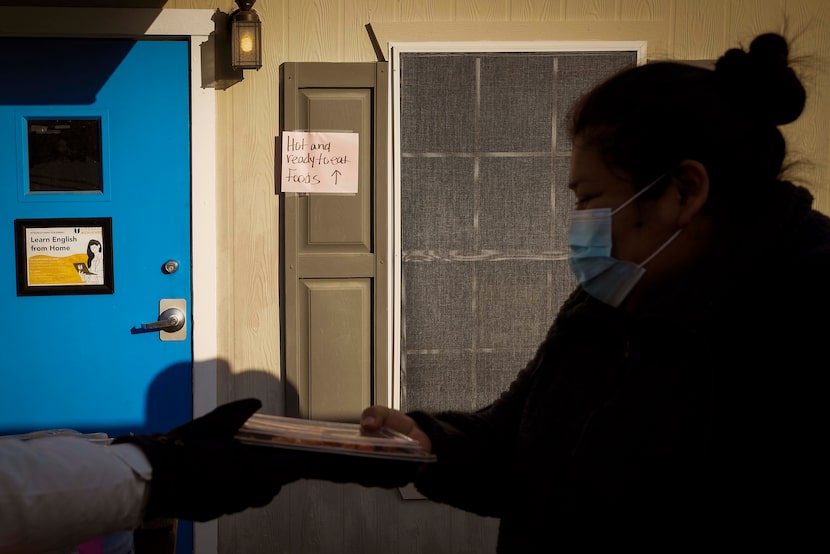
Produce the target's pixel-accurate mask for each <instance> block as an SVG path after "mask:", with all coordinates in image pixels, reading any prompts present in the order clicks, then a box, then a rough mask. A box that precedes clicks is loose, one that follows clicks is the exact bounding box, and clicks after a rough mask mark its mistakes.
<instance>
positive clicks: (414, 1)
mask: <svg viewBox="0 0 830 554" xmlns="http://www.w3.org/2000/svg"><path fill="white" fill-rule="evenodd" d="M387 1H388V0H387ZM398 1H399V3H400V5H401V8H400V9H401V21H452V20H453V15H454V13H455V10H454V8H455V3H454V2H451V1H449V0H398Z"/></svg>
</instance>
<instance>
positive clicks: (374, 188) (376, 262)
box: [276, 62, 389, 421]
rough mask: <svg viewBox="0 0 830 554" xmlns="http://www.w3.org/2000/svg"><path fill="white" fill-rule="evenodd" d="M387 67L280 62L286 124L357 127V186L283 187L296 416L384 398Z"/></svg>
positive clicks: (338, 416)
mask: <svg viewBox="0 0 830 554" xmlns="http://www.w3.org/2000/svg"><path fill="white" fill-rule="evenodd" d="M386 67H387V64H386V63H316V62H312V63H285V64H283V66H282V68H281V69H282V78H281V83H282V95H283V98H282V103H281V105H282V107H283V114H282V118H281V121H282V127H283V131H352V132H356V133H359V135H360V138H359V166H358V168H359V169H358V192H357V194H356V195H330V194H298V193H282V194H281V202H280V207H281V208H280V209H281V212H282V213H281V218H280V221H281V225H282V247H283V252H282V256H281V262H282V267H281V275H282V277H283V283H282V287H281V297H282V309H283V325H282V327H283V341H284V343H283V348H282V352H283V368H284V371H283V375H284V378H285V379H286V385H287V386H286V387H285V388H286V395H287V397H286V414H288V415H292V416H295V417H305V418H311V419H326V420H343V421H355V420H357V418H358V417H359V416H360V412H361V411H362V410H363V408H365V407H366V406H368V405H370V404H376V403H377V404H386V403H387V398H388V395H389V393H388V389H389V378H388V375H387V374H388V372H387V368H388V366H389V352H388V351H389V348H388V338H387V328H388V312H389V303H388V299H387V296H388V291H389V276H388V271H387V268H388V267H389V262H388V259H387V258H388V251H389V248H388V239H387V236H388V222H387V215H386V214H387V203H388V195H389V191H388V186H387V159H386V156H387V154H386V151H387V144H388V131H387V120H388V113H387V112H388V109H387V103H388V100H387V98H388V83H387V73H386ZM280 145H281V141H280V139H279V138H278V139H277V144H276V149H277V150H276V152H277V157H278V163H277V175H276V179H277V188H278V190H279V179H280V173H279V167H280V162H281V160H279V157H280V152H281V146H280Z"/></svg>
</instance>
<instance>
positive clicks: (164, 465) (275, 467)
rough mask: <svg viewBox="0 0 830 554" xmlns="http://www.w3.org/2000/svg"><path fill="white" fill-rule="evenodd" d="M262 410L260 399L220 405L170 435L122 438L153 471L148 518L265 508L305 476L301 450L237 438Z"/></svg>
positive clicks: (206, 516) (202, 517)
mask: <svg viewBox="0 0 830 554" xmlns="http://www.w3.org/2000/svg"><path fill="white" fill-rule="evenodd" d="M260 407H262V403H261V402H260V401H259V400H257V399H255V398H248V399H245V400H237V401H235V402H230V403H228V404H224V405H222V406H219V407H218V408H216V409H215V410H213V411H212V412H210V413H209V414H206V415H204V416H202V417H200V418H197V419H194V420H193V421H191V422H189V423H186V424H185V425H182V426H181V427H177V428H175V429H173V430H172V431H170V432H168V433H161V434H155V435H137V436H134V435H129V436H123V437H118V438H116V439H115V440H114V441H113V444H117V443H132V444H135V445H137V446H138V447H139V448H141V450H142V451H143V452H144V454H145V455H146V456H147V459H148V460H149V461H150V465H151V466H152V467H153V478H152V481H151V482H150V499H149V501H148V505H147V510H146V512H145V519H147V520H149V519H154V518H157V517H168V518H178V519H185V520H191V521H209V520H212V519H215V518H217V517H219V516H221V515H224V514H232V513H236V512H241V511H242V510H245V509H247V508H250V507H258V506H265V505H267V504H268V503H269V502H271V500H272V499H273V498H274V496H275V495H276V494H277V493H278V492H279V491H280V488H281V487H282V486H283V485H285V484H287V483H290V482H292V481H296V480H297V479H298V478H299V477H300V476H299V475H298V469H299V468H300V467H301V466H302V465H303V456H302V454H301V453H298V452H296V451H291V450H286V449H277V448H261V447H255V446H249V445H245V444H242V443H240V442H239V441H237V440H236V439H234V436H235V435H236V433H237V431H238V430H239V428H240V427H241V426H242V424H243V423H245V421H247V419H248V418H249V417H251V416H252V415H253V414H254V413H255V412H256V411H257V410H259V409H260Z"/></svg>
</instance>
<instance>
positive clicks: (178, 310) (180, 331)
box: [139, 298, 188, 342]
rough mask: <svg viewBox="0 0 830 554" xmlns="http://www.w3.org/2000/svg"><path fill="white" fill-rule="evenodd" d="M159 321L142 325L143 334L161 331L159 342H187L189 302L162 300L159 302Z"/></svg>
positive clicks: (179, 299)
mask: <svg viewBox="0 0 830 554" xmlns="http://www.w3.org/2000/svg"><path fill="white" fill-rule="evenodd" d="M157 313H158V314H159V318H158V321H151V322H150V323H142V324H141V325H140V327H139V328H140V330H141V331H142V332H148V331H161V333H159V340H161V341H164V342H170V341H172V342H179V341H183V340H187V327H188V326H187V301H186V300H185V299H184V298H162V299H160V300H159V311H158V312H157Z"/></svg>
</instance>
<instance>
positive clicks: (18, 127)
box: [0, 38, 192, 436]
mask: <svg viewBox="0 0 830 554" xmlns="http://www.w3.org/2000/svg"><path fill="white" fill-rule="evenodd" d="M0 82H2V83H3V86H2V87H0V256H2V259H3V260H4V262H5V263H3V264H2V266H0V267H2V268H3V269H2V270H1V271H0V306H2V316H0V345H1V346H2V353H3V354H2V365H0V434H12V433H21V432H27V431H32V430H42V429H54V428H71V429H76V430H78V431H82V432H101V431H103V432H106V433H108V434H110V435H111V436H115V435H118V434H122V433H127V432H135V433H143V432H152V431H162V430H167V429H169V428H171V427H173V426H175V425H178V424H180V423H182V422H184V421H186V420H188V419H190V417H191V413H192V380H191V377H192V349H191V340H190V335H191V333H190V331H191V321H190V320H191V318H190V306H191V298H190V294H191V272H190V267H191V263H190V259H191V255H190V251H191V249H190V244H191V240H190V108H189V104H190V103H189V98H190V93H189V90H190V87H189V45H188V42H187V41H183V40H152V41H150V40H147V41H145V40H139V41H135V40H118V39H28V38H2V39H0ZM168 305H175V306H177V309H179V310H180V311H179V313H180V314H181V315H183V317H181V318H180V319H181V320H182V322H183V323H184V327H183V328H182V329H181V330H180V331H177V332H175V333H174V332H172V331H168V330H159V329H152V328H150V329H148V328H145V327H144V326H143V325H146V324H152V323H154V322H156V321H157V320H158V319H159V317H160V316H159V314H160V313H162V312H163V311H164V309H163V308H165V307H166V306H168ZM171 313H172V312H168V313H167V315H168V316H169V315H170V314H171ZM173 315H178V314H176V313H174V314H173ZM163 319H166V317H165V318H163ZM150 327H153V326H152V325H151V326H150ZM162 339H165V340H162ZM167 339H172V340H167Z"/></svg>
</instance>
